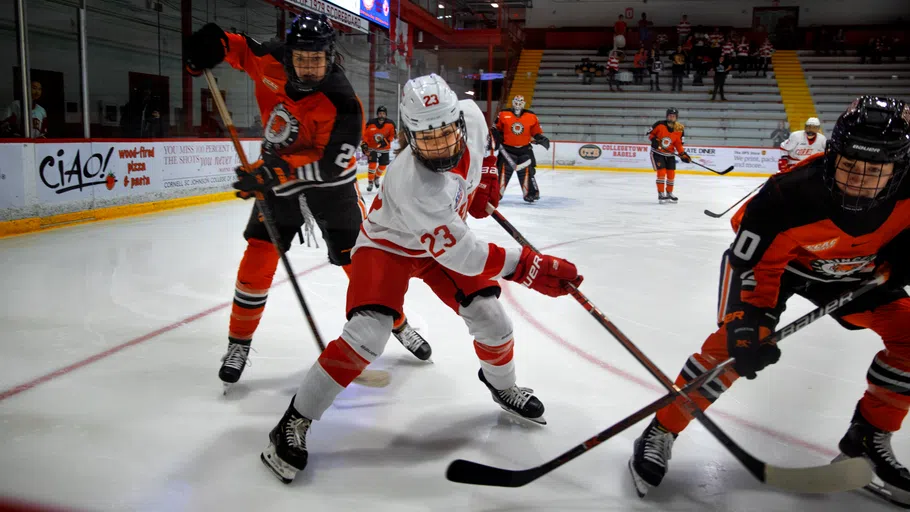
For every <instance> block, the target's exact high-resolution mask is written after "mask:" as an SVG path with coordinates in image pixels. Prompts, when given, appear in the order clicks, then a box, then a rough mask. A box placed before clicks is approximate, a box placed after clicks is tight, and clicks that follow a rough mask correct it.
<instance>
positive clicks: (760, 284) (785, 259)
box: [721, 155, 910, 312]
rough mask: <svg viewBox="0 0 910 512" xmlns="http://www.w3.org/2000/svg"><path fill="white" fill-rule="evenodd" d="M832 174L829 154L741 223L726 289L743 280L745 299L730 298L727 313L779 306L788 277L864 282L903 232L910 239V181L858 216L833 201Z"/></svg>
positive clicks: (751, 207) (775, 184)
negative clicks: (829, 176) (730, 283)
mask: <svg viewBox="0 0 910 512" xmlns="http://www.w3.org/2000/svg"><path fill="white" fill-rule="evenodd" d="M824 171H825V157H824V155H818V156H817V157H813V158H810V159H807V160H804V161H803V162H801V163H800V165H798V166H796V167H795V168H794V169H793V170H792V171H790V172H788V173H785V174H776V175H774V176H772V177H771V178H770V179H769V180H768V182H767V183H766V184H765V186H764V187H762V189H761V191H759V193H758V194H757V195H756V196H755V197H753V198H752V199H751V200H750V201H749V202H748V203H746V204H745V205H744V206H743V207H742V208H741V209H740V211H739V212H737V214H736V216H734V219H733V229H734V230H735V231H736V232H737V235H736V239H735V240H734V242H733V245H732V246H731V250H730V255H729V267H730V268H728V269H726V270H725V271H724V272H723V274H724V276H726V277H724V276H722V280H723V282H722V283H721V286H722V289H727V288H728V286H727V279H737V280H739V282H738V283H737V285H738V286H737V287H736V288H735V289H739V290H740V296H739V297H730V298H729V299H728V300H729V302H728V306H727V308H726V309H727V312H729V311H732V310H733V309H731V307H738V305H737V304H736V303H740V304H741V303H747V304H751V305H753V306H756V307H759V308H774V307H776V306H777V300H778V297H779V295H780V291H781V290H780V286H781V284H780V283H781V277H782V276H783V274H784V272H789V273H791V274H793V275H795V276H797V277H799V278H801V279H804V280H807V281H815V282H822V283H849V282H851V281H854V282H855V281H864V280H866V279H868V278H870V277H871V275H872V273H873V272H874V271H875V265H876V262H875V260H876V256H877V255H878V253H879V252H880V251H881V250H882V248H883V247H886V246H888V244H889V243H890V242H892V240H894V239H895V238H896V237H897V236H898V235H899V234H901V233H902V232H904V233H905V234H904V235H903V236H902V238H903V239H906V238H907V236H908V229H910V181H904V182H903V184H902V186H901V189H900V190H898V191H897V193H896V194H895V195H894V196H892V197H891V198H890V199H889V200H888V201H887V202H884V203H882V204H879V205H877V206H876V207H874V208H872V209H870V210H868V211H865V212H862V213H851V212H848V211H846V210H844V209H843V208H841V207H840V205H839V204H837V203H836V202H835V201H834V200H833V198H832V197H831V192H830V191H829V190H828V187H827V185H826V184H825V182H824V180H823V174H824ZM895 243H897V242H895ZM737 299H738V300H737Z"/></svg>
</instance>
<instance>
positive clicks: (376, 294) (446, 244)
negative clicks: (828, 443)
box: [261, 74, 582, 483]
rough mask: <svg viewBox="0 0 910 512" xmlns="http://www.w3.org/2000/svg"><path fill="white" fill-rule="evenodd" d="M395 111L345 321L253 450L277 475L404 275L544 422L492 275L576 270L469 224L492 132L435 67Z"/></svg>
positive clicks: (554, 275)
mask: <svg viewBox="0 0 910 512" xmlns="http://www.w3.org/2000/svg"><path fill="white" fill-rule="evenodd" d="M400 112H401V122H402V131H403V132H404V134H403V135H404V139H405V141H404V144H403V145H402V149H401V150H400V153H399V155H398V156H397V158H395V160H394V161H393V162H392V164H391V166H390V168H389V172H388V173H387V174H386V176H387V177H386V180H385V181H384V182H383V183H382V186H381V188H380V190H379V193H378V194H377V196H376V197H375V198H374V200H373V204H372V206H371V207H370V212H369V214H368V215H367V218H366V219H365V220H364V221H363V224H362V225H361V228H360V229H361V232H360V237H359V238H358V239H357V243H356V244H355V246H354V249H353V251H352V253H353V254H352V257H351V261H352V263H351V267H352V268H351V281H350V284H349V286H348V294H347V317H348V321H347V323H346V324H345V326H344V329H343V330H342V333H341V336H339V337H338V338H337V339H335V340H334V341H332V342H331V343H329V345H328V346H327V347H326V349H325V351H324V352H323V353H322V354H321V355H320V356H319V359H318V360H317V361H316V363H314V364H313V366H312V367H311V368H310V370H309V371H308V372H307V374H306V376H305V377H304V378H303V382H301V384H300V387H299V389H298V391H297V394H296V395H295V397H294V398H293V399H292V400H291V404H290V406H289V407H288V409H287V411H286V412H285V413H284V416H283V417H282V418H281V421H279V423H278V425H277V426H275V428H274V429H273V430H272V431H271V432H270V434H269V440H270V443H269V446H268V447H267V448H266V450H265V451H264V452H263V453H262V456H261V458H262V461H263V462H264V463H265V464H266V466H268V467H269V468H270V469H271V470H272V471H273V472H274V473H275V475H276V476H277V477H278V478H279V479H280V480H282V481H283V482H285V483H290V482H291V481H292V480H293V479H294V477H295V475H296V474H297V472H298V471H301V470H302V469H304V467H305V466H306V463H307V446H306V435H307V432H308V430H309V428H310V425H311V424H312V422H313V421H315V420H318V419H320V418H321V417H322V414H323V413H324V412H325V411H326V410H327V409H328V408H329V406H330V405H331V404H332V402H333V401H334V400H335V397H336V396H337V395H338V393H340V392H341V391H342V390H343V389H344V388H345V387H346V386H347V385H348V384H350V383H351V381H352V380H354V378H355V377H357V376H358V375H360V373H361V372H362V371H363V370H364V369H365V368H366V367H367V365H369V364H370V362H372V361H373V360H375V359H376V358H377V357H379V355H380V354H381V353H382V351H383V349H384V348H385V344H386V342H387V341H388V339H389V334H390V333H391V331H392V323H393V322H394V320H395V318H397V317H399V316H400V315H401V314H402V303H403V300H404V294H405V291H406V290H407V288H408V281H409V280H410V279H411V278H412V277H416V278H419V279H422V280H423V281H424V282H425V283H426V284H427V285H429V287H430V288H431V289H432V290H433V292H434V293H435V294H436V295H437V296H438V297H439V298H440V300H442V301H443V302H444V303H445V304H446V305H448V306H449V307H451V308H452V309H453V310H454V311H455V312H456V313H457V314H458V315H460V316H461V317H462V318H463V319H464V321H465V323H466V324H467V326H468V331H469V332H470V333H471V336H473V338H474V350H475V352H476V354H477V357H478V359H479V360H480V361H479V362H480V371H479V373H478V377H479V378H480V381H481V382H482V383H483V384H484V385H485V386H486V387H487V389H488V390H489V391H490V392H491V394H492V395H493V400H494V401H495V402H496V403H498V404H499V405H500V407H502V408H503V409H504V410H505V411H507V412H510V413H513V414H516V415H518V416H520V417H522V418H526V419H528V420H532V421H535V422H538V423H545V421H544V420H543V412H544V406H543V404H542V403H541V401H540V400H539V399H538V398H537V397H535V396H534V395H533V394H532V391H531V390H530V389H528V388H522V387H518V386H517V385H516V383H515V382H516V377H515V361H514V360H513V357H512V347H513V336H512V323H511V321H510V320H509V317H508V316H507V315H506V312H505V310H504V309H503V307H502V304H501V303H500V302H499V300H498V297H499V293H500V288H499V284H498V283H497V279H499V278H504V279H508V280H511V281H515V282H518V283H521V284H522V285H524V286H527V287H528V288H531V289H533V290H536V291H538V292H540V293H543V294H545V295H549V296H552V297H558V296H561V295H565V294H566V293H568V292H567V290H566V289H565V285H566V284H567V283H573V284H575V285H578V284H580V283H581V281H582V277H581V276H579V275H578V271H577V269H576V268H575V265H573V264H572V263H569V262H568V261H566V260H563V259H560V258H555V257H553V256H547V255H543V254H539V253H536V252H534V251H532V250H530V249H529V248H523V249H521V248H509V249H505V248H502V247H499V246H498V245H496V244H492V243H487V242H483V241H481V240H478V239H477V237H476V236H475V235H474V233H473V232H471V230H470V229H469V228H468V226H467V224H466V223H465V218H466V216H467V214H468V213H470V214H471V216H473V217H478V218H479V217H485V216H487V215H488V213H487V211H486V206H487V204H488V203H489V204H492V205H493V206H496V205H497V204H498V202H499V195H500V192H499V186H498V183H499V178H498V175H497V172H496V167H495V166H494V165H492V163H491V164H490V165H489V166H484V165H483V161H484V157H485V156H486V155H487V154H488V153H489V149H490V135H489V131H488V129H487V125H486V122H485V120H484V116H483V113H482V112H481V111H480V109H479V108H478V107H477V105H476V104H475V103H474V102H473V101H471V100H463V101H458V99H457V97H456V96H455V93H454V92H453V91H452V90H451V89H450V88H449V86H448V85H447V84H446V83H445V81H444V80H443V79H442V78H440V77H439V76H437V75H435V74H432V75H429V76H423V77H419V78H415V79H413V80H410V81H408V83H407V84H405V86H404V90H403V93H402V98H401V106H400ZM377 269H381V271H379V272H377Z"/></svg>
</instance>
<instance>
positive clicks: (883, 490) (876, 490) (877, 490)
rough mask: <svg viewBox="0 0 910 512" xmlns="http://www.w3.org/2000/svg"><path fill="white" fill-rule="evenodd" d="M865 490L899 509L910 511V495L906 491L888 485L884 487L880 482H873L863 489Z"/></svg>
mask: <svg viewBox="0 0 910 512" xmlns="http://www.w3.org/2000/svg"><path fill="white" fill-rule="evenodd" d="M863 489H864V490H866V491H868V492H871V493H872V494H874V495H876V496H878V497H879V498H882V499H883V500H886V501H888V502H890V503H892V504H894V505H896V506H898V507H901V508H906V509H910V493H908V492H906V491H903V490H901V489H898V488H896V487H894V486H891V485H888V484H884V485H882V484H879V483H878V482H872V483H871V484H869V485H867V486H865V487H863Z"/></svg>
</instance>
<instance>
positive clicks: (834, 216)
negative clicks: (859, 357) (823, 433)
mask: <svg viewBox="0 0 910 512" xmlns="http://www.w3.org/2000/svg"><path fill="white" fill-rule="evenodd" d="M908 167H910V106H908V105H907V104H905V103H904V102H902V101H899V100H896V99H892V98H878V97H872V96H863V97H861V98H859V99H858V100H856V101H855V102H854V103H853V104H852V105H851V106H850V108H848V109H847V111H846V112H844V113H843V114H842V115H841V116H840V118H839V119H838V120H837V123H836V124H835V126H834V130H833V132H832V134H831V138H830V139H829V140H828V143H827V146H826V148H825V152H824V153H822V154H820V155H816V156H814V157H811V158H809V159H807V160H804V161H802V162H801V163H800V164H798V165H797V166H796V167H795V168H794V169H793V170H791V171H790V172H788V173H785V174H777V175H774V176H772V177H771V178H770V179H769V180H768V183H767V184H765V186H764V187H763V188H762V189H761V191H760V192H759V193H758V195H756V196H755V197H754V198H753V199H752V200H751V201H750V202H748V203H746V205H745V206H743V207H742V209H741V210H740V212H739V213H738V214H737V216H736V217H735V218H734V221H733V227H734V229H735V230H736V232H737V235H736V238H735V239H734V241H733V244H732V246H731V248H730V249H728V250H727V251H726V252H725V253H724V256H723V266H722V271H721V281H720V290H721V294H720V303H719V309H718V325H719V326H720V329H718V330H717V332H715V333H713V334H711V335H710V336H709V337H708V339H707V340H706V341H705V342H704V344H703V345H702V348H701V351H700V352H699V353H696V354H693V355H692V356H691V357H690V358H689V360H688V361H687V362H686V364H685V365H684V366H683V369H682V372H681V373H680V374H679V377H677V379H676V385H678V386H683V385H684V384H685V383H686V382H689V381H691V380H692V379H695V378H696V377H698V376H699V375H701V374H703V373H705V372H707V371H710V370H711V369H712V368H714V367H715V366H716V365H717V364H719V363H720V362H722V361H725V360H726V359H728V358H729V357H733V358H735V360H736V361H735V364H734V369H733V370H728V371H726V372H725V373H723V374H721V375H720V376H719V377H718V378H716V379H714V380H713V381H711V382H709V383H708V384H706V385H705V386H703V387H702V388H701V389H700V390H699V391H698V392H695V393H691V394H689V397H690V398H691V399H692V400H693V401H694V402H695V403H696V404H697V405H698V407H699V408H701V409H702V410H704V409H706V408H707V407H708V406H710V405H711V404H712V403H714V402H715V401H716V400H717V399H718V398H719V397H720V395H721V394H722V393H723V392H724V391H726V390H727V389H728V388H729V387H730V386H731V385H733V383H734V382H735V381H736V380H737V379H738V378H739V377H740V376H744V377H746V378H747V379H754V378H755V377H756V373H757V372H759V371H760V370H762V369H763V368H765V367H766V366H768V365H771V364H774V363H776V362H777V361H778V359H779V358H780V355H781V353H780V349H778V347H777V345H776V344H774V343H767V342H762V340H763V338H765V337H766V336H767V335H768V334H770V333H771V332H773V331H774V330H775V328H776V325H777V322H778V319H779V318H780V315H781V313H783V311H784V309H785V308H786V303H787V300H788V299H789V298H790V297H791V296H793V295H800V296H802V297H804V298H806V299H808V300H810V301H811V302H813V303H814V304H816V305H824V304H828V303H830V302H831V301H832V300H833V299H835V298H836V297H838V296H840V295H841V294H844V293H847V292H849V291H851V290H855V289H857V288H858V287H859V286H860V285H861V284H862V283H863V282H864V281H866V280H868V279H869V278H870V277H871V276H872V275H874V274H875V273H882V274H885V275H889V277H888V281H887V282H886V283H885V284H884V285H881V286H879V287H878V288H876V289H875V290H873V291H870V292H868V293H866V294H865V295H863V296H862V297H859V298H857V299H856V300H855V301H854V302H850V303H848V304H846V305H845V306H843V307H842V308H840V309H838V310H837V311H836V312H834V313H833V316H834V318H835V319H836V320H837V321H838V322H839V323H840V324H841V325H842V326H844V327H845V328H847V329H850V330H855V329H871V330H873V331H874V332H875V333H877V334H878V335H879V336H881V338H882V341H883V342H884V345H885V348H884V350H882V351H880V352H879V353H878V354H877V355H876V356H875V358H874V359H873V361H872V364H871V366H870V367H869V371H868V373H867V374H866V379H867V381H868V384H869V385H868V388H867V389H866V392H865V394H864V395H863V397H862V398H861V399H860V400H859V403H858V404H857V406H856V409H855V412H854V414H853V418H852V420H851V423H850V426H849V428H848V430H847V433H846V434H845V435H844V437H843V439H841V440H840V445H839V447H840V451H841V455H840V456H839V457H838V458H839V459H840V458H845V457H865V458H866V459H868V461H869V462H870V463H871V464H872V466H873V469H874V470H875V473H876V475H877V476H878V477H879V478H880V479H881V480H882V481H883V482H884V486H883V487H877V488H875V489H878V491H879V492H882V491H884V492H886V493H888V494H889V495H890V498H891V499H893V500H895V501H898V502H900V503H903V504H910V473H908V471H907V469H906V468H904V466H902V465H901V464H900V463H899V462H898V461H897V458H896V457H895V454H894V452H893V451H892V449H891V433H892V432H894V431H896V430H898V429H900V427H901V422H902V421H903V420H904V417H905V416H906V415H907V410H908V409H910V297H908V295H907V293H906V292H905V291H904V286H905V285H907V284H910V180H906V179H905V177H906V174H907V172H908ZM689 405H690V404H688V403H686V401H685V400H682V399H680V400H678V401H677V402H675V403H673V404H671V405H670V406H667V407H666V408H664V409H661V410H660V411H659V412H658V413H657V415H656V418H655V419H654V420H653V421H652V422H651V424H650V425H648V427H647V428H646V429H645V431H644V433H643V434H642V435H641V437H639V438H638V439H637V440H636V441H635V448H634V454H633V455H632V458H631V460H630V461H629V467H630V469H631V471H632V475H633V479H634V482H635V486H636V488H637V490H638V492H639V494H640V495H642V496H643V495H644V494H645V493H646V492H647V491H648V489H649V488H650V487H653V486H657V485H658V484H660V482H661V480H662V479H663V478H664V475H665V474H666V472H667V464H668V462H669V460H670V452H671V448H672V446H673V441H674V440H675V439H676V437H677V435H678V434H679V433H680V432H682V430H683V429H684V428H686V425H688V424H689V421H690V420H691V419H692V417H691V416H690V414H689V413H687V412H686V407H688V406H689Z"/></svg>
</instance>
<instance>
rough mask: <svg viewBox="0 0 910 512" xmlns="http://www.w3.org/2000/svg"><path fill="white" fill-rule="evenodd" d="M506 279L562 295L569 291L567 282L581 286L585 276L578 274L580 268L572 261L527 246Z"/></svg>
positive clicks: (540, 290)
mask: <svg viewBox="0 0 910 512" xmlns="http://www.w3.org/2000/svg"><path fill="white" fill-rule="evenodd" d="M506 279H508V280H509V281H515V282H516V283H521V284H522V286H527V287H528V288H530V289H532V290H534V291H538V292H540V293H542V294H544V295H548V296H550V297H561V296H563V295H566V294H568V293H569V290H568V289H567V288H566V284H569V283H571V284H573V285H575V286H579V285H580V284H581V282H582V281H583V280H584V277H582V276H580V275H578V269H577V268H575V265H573V264H572V263H569V262H568V261H566V260H564V259H562V258H557V257H555V256H548V255H546V254H540V253H538V252H535V251H532V250H531V249H530V248H528V247H525V248H524V249H522V250H521V257H519V259H518V266H517V267H515V272H514V273H513V274H512V275H510V276H506Z"/></svg>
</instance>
